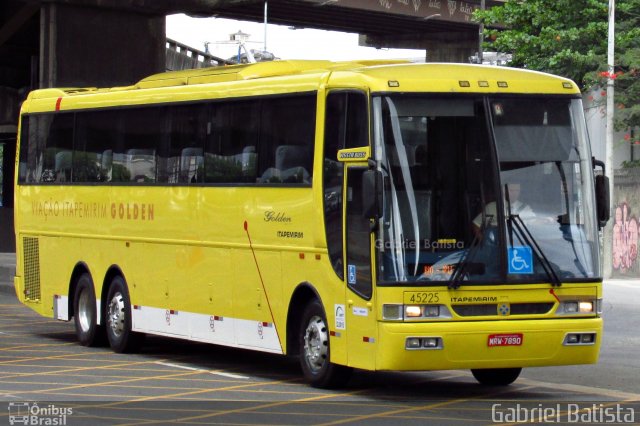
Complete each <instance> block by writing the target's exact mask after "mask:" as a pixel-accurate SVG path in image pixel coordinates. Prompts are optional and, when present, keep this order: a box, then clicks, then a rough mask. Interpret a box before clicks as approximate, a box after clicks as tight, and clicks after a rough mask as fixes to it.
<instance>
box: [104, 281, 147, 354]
mask: <svg viewBox="0 0 640 426" xmlns="http://www.w3.org/2000/svg"><path fill="white" fill-rule="evenodd" d="M105 317H106V321H105V322H106V324H107V327H106V328H107V337H108V338H109V345H110V346H111V349H113V350H114V351H115V352H118V353H126V352H134V351H136V350H137V349H138V348H139V347H140V344H141V343H142V338H143V336H144V335H142V334H139V333H135V332H133V331H131V303H130V301H129V291H128V290H127V285H126V283H125V282H124V279H123V278H122V277H120V276H117V277H115V278H114V279H113V280H112V281H111V286H109V293H108V295H107V306H106V310H105Z"/></svg>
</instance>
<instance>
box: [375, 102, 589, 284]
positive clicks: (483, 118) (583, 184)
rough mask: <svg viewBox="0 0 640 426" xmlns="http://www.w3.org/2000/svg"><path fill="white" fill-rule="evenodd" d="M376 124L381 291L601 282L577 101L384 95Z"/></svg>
mask: <svg viewBox="0 0 640 426" xmlns="http://www.w3.org/2000/svg"><path fill="white" fill-rule="evenodd" d="M373 114H374V121H373V122H374V143H375V158H376V162H377V164H378V165H379V168H380V170H381V171H382V173H383V176H384V197H383V199H384V211H383V216H382V218H381V219H380V226H379V227H378V233H377V235H376V239H375V241H376V249H377V255H378V256H377V264H378V270H379V272H378V281H379V282H380V283H394V282H411V281H442V282H448V283H449V284H450V285H451V284H452V282H455V281H465V282H467V281H468V282H469V283H471V282H552V283H556V284H559V283H560V282H561V281H570V280H572V279H585V278H595V277H598V276H599V274H600V270H599V260H598V250H597V243H596V242H597V226H596V223H595V219H594V215H593V211H594V201H593V199H592V195H590V194H592V189H593V188H592V186H591V185H593V183H592V171H591V157H590V153H589V147H588V141H587V137H586V130H585V128H584V119H583V116H582V107H581V102H580V100H579V99H571V98H559V97H539V96H537V97H528V98H522V97H518V98H515V97H491V98H486V97H483V96H476V97H459V95H458V96H457V97H456V98H453V97H445V96H433V95H416V94H401V95H384V96H377V97H375V98H374V100H373Z"/></svg>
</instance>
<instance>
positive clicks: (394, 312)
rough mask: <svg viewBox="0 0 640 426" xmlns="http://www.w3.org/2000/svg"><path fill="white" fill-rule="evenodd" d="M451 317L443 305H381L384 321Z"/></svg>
mask: <svg viewBox="0 0 640 426" xmlns="http://www.w3.org/2000/svg"><path fill="white" fill-rule="evenodd" d="M444 318H451V313H450V312H449V308H447V307H446V306H444V305H399V304H397V305H396V304H386V305H383V306H382V319H383V320H386V321H402V320H405V321H412V320H413V321H415V320H425V319H444Z"/></svg>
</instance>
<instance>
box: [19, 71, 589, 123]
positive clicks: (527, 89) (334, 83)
mask: <svg viewBox="0 0 640 426" xmlns="http://www.w3.org/2000/svg"><path fill="white" fill-rule="evenodd" d="M283 77H292V78H294V80H295V82H297V83H300V84H302V86H304V87H301V90H310V89H311V88H315V90H317V88H318V87H319V86H320V85H321V84H323V83H324V84H327V87H366V88H368V90H370V91H371V92H434V93H521V94H572V95H578V94H579V93H580V91H579V89H578V87H577V85H576V84H575V83H574V82H572V81H571V80H568V79H565V78H562V77H558V76H553V75H551V74H545V73H541V72H536V71H530V70H522V69H516V68H506V67H495V66H486V65H471V64H455V63H446V64H445V63H426V64H416V63H410V62H408V61H403V60H362V61H349V62H331V61H324V60H287V61H272V62H260V63H256V64H244V65H231V66H222V67H210V68H199V69H193V70H185V71H171V72H165V73H160V74H154V75H151V76H149V77H146V78H144V79H142V80H140V81H139V82H137V83H136V84H134V85H132V86H125V87H113V88H103V89H99V88H95V87H89V88H52V89H40V90H35V91H33V92H31V93H30V94H29V97H28V99H29V100H37V99H42V100H44V99H51V98H56V99H58V98H66V97H74V98H76V97H77V98H76V99H78V98H82V97H84V96H85V95H89V94H110V95H111V96H109V95H107V96H106V97H107V98H109V99H110V100H111V101H113V102H115V103H116V104H117V103H118V102H120V101H124V102H123V104H128V105H130V104H134V103H144V104H147V103H153V102H163V101H166V100H161V99H158V98H153V99H152V98H150V97H149V92H148V91H147V90H144V89H152V90H153V89H156V90H160V91H162V90H163V89H168V90H169V91H170V92H171V94H173V95H175V94H176V92H175V90H180V89H179V88H180V87H183V88H184V87H185V86H191V87H193V89H196V88H198V89H200V90H195V91H194V93H195V92H198V93H199V95H195V94H194V96H196V97H200V98H203V93H204V92H205V91H206V90H210V89H214V88H220V87H222V85H227V84H229V83H231V82H241V81H247V82H248V83H249V82H250V81H254V83H253V84H251V83H249V86H251V87H256V88H257V87H260V88H266V87H268V86H269V81H273V82H274V83H273V84H274V86H278V87H283V84H282V82H283V80H282V78H283ZM256 80H257V81H256ZM258 83H259V84H258ZM234 87H240V86H234ZM214 90H216V89H214ZM292 90H293V91H295V88H293V87H289V89H288V91H292ZM123 92H124V93H123ZM136 92H140V94H141V97H140V98H139V99H138V101H137V102H136V100H135V98H137V96H136V95H134V94H135V93H136ZM143 92H144V95H142V93H143ZM243 92H246V90H243ZM125 93H126V96H124V95H125ZM158 93H160V92H158ZM167 93H168V92H167ZM261 93H264V92H261ZM261 93H256V94H261ZM118 94H120V96H118ZM243 95H246V93H243ZM226 96H236V95H233V94H232V93H231V92H230V91H227V92H226ZM204 97H205V98H206V96H204ZM160 98H162V96H160ZM125 99H126V101H125ZM78 100H79V99H78ZM180 100H188V99H186V98H185V99H175V101H180ZM105 101H106V99H105ZM80 103H83V102H80ZM107 103H110V102H109V101H107ZM59 104H60V102H58V103H57V105H58V106H59ZM72 104H75V102H72ZM72 104H69V103H66V102H65V106H66V107H71V108H74V107H83V106H82V105H72ZM105 106H106V105H105ZM84 107H87V105H84ZM47 109H48V108H47V107H45V106H44V105H40V108H36V110H40V111H43V110H47ZM56 109H58V107H56ZM64 109H66V108H64ZM33 112H35V111H33Z"/></svg>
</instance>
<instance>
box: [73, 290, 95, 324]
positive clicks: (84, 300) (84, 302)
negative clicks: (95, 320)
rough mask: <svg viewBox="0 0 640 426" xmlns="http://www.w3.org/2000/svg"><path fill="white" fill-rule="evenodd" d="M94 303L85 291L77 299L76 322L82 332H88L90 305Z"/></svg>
mask: <svg viewBox="0 0 640 426" xmlns="http://www.w3.org/2000/svg"><path fill="white" fill-rule="evenodd" d="M92 303H95V302H93V301H92V300H91V298H90V297H89V292H88V291H87V290H86V289H85V290H82V293H80V297H78V312H77V313H76V314H77V315H78V322H79V324H80V328H81V329H82V331H83V332H85V333H86V332H87V331H89V328H90V327H91V321H92V319H91V304H92Z"/></svg>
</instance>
